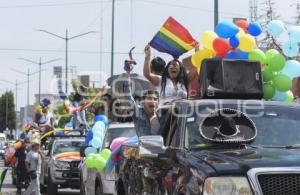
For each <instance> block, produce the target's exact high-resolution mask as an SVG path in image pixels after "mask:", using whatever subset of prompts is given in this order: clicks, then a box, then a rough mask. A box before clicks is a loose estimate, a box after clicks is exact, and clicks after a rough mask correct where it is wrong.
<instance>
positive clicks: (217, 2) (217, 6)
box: [214, 0, 219, 28]
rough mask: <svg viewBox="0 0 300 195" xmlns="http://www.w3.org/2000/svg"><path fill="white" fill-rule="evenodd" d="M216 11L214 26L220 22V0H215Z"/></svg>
mask: <svg viewBox="0 0 300 195" xmlns="http://www.w3.org/2000/svg"><path fill="white" fill-rule="evenodd" d="M214 7H215V11H214V24H215V26H214V28H216V26H217V24H218V22H219V0H215V3H214Z"/></svg>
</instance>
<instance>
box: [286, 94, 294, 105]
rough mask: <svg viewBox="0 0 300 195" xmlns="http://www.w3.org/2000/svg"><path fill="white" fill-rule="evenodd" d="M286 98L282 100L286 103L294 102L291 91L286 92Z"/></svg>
mask: <svg viewBox="0 0 300 195" xmlns="http://www.w3.org/2000/svg"><path fill="white" fill-rule="evenodd" d="M287 95H288V97H287V98H286V99H285V100H284V102H286V103H292V102H293V101H294V94H293V93H292V92H291V91H288V92H287Z"/></svg>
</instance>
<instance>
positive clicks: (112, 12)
mask: <svg viewBox="0 0 300 195" xmlns="http://www.w3.org/2000/svg"><path fill="white" fill-rule="evenodd" d="M114 31H115V0H112V11H111V55H110V56H111V64H110V66H111V68H110V76H111V77H112V76H113V74H114V34H115V33H114Z"/></svg>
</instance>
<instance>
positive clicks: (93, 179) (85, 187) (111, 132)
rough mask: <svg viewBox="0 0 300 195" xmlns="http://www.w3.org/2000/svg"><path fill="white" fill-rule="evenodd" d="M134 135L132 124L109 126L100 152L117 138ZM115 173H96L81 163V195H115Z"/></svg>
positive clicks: (95, 170)
mask: <svg viewBox="0 0 300 195" xmlns="http://www.w3.org/2000/svg"><path fill="white" fill-rule="evenodd" d="M135 135H136V131H135V129H134V124H133V123H116V124H110V125H109V127H108V129H107V131H106V133H105V137H104V140H103V145H102V147H101V148H100V151H101V150H102V149H104V148H109V147H110V144H111V143H112V141H113V140H114V139H115V138H118V137H133V136H135ZM115 182H116V175H115V171H112V172H108V171H98V169H96V168H93V169H91V168H87V167H86V165H85V163H84V162H83V164H82V166H81V187H80V194H82V195H100V194H115Z"/></svg>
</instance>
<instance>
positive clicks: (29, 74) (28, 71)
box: [11, 68, 39, 119]
mask: <svg viewBox="0 0 300 195" xmlns="http://www.w3.org/2000/svg"><path fill="white" fill-rule="evenodd" d="M11 70H12V71H14V72H17V73H20V74H22V75H25V76H27V105H26V110H25V118H26V119H27V117H28V107H29V82H30V80H29V78H30V76H32V75H34V74H37V73H38V72H39V71H36V72H30V70H29V69H28V70H27V73H26V72H23V71H20V70H16V69H13V68H12V69H11Z"/></svg>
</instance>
